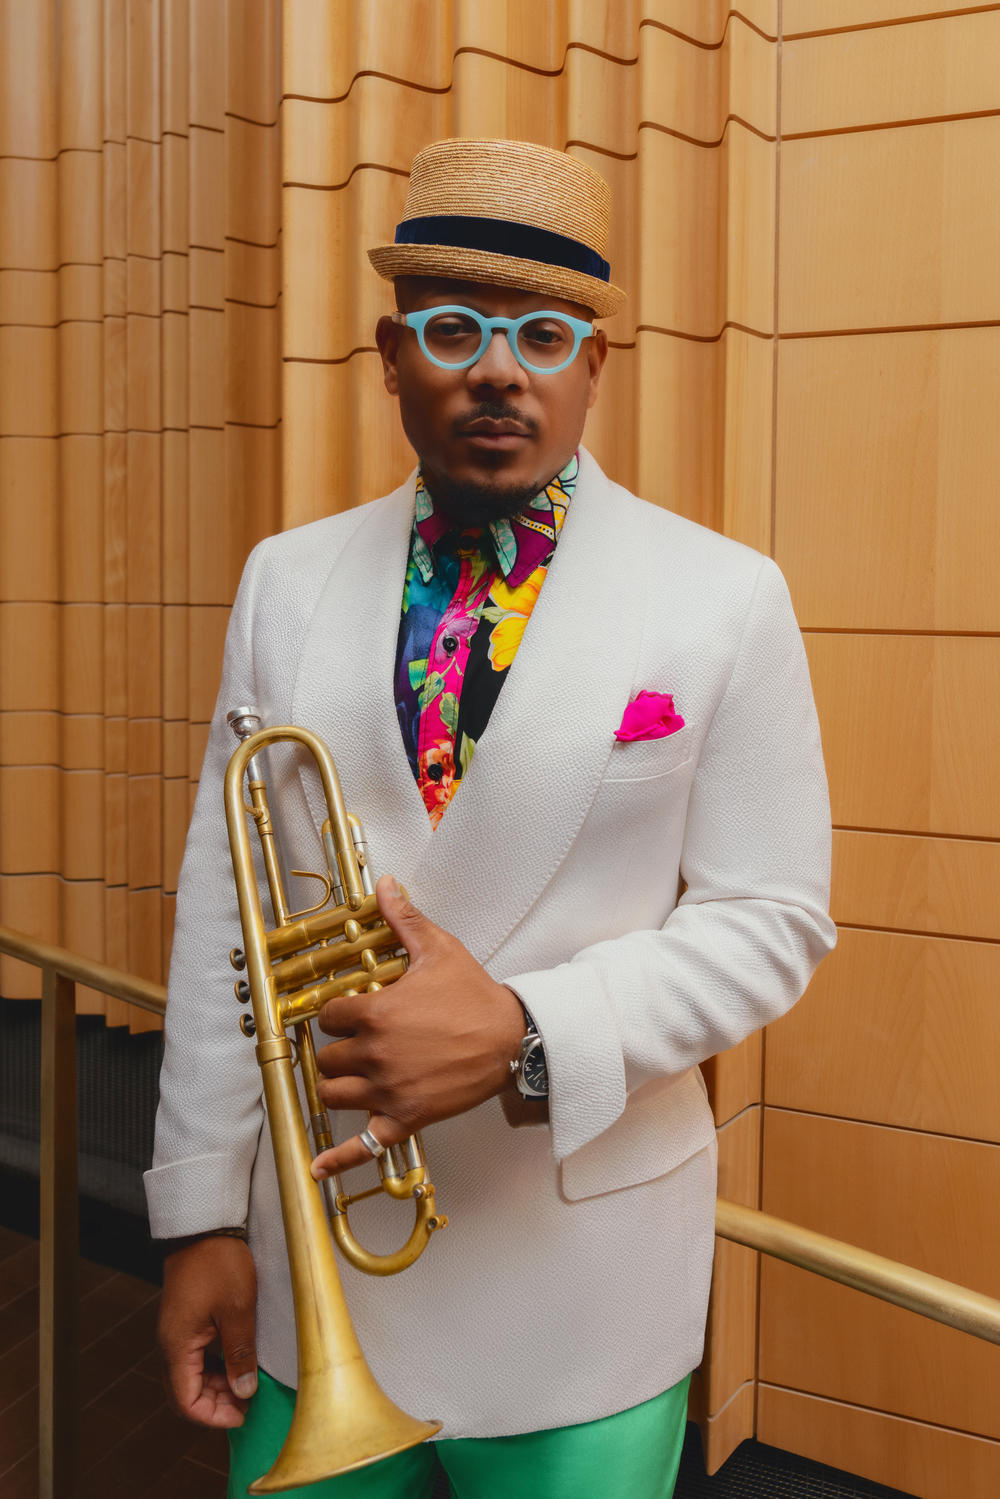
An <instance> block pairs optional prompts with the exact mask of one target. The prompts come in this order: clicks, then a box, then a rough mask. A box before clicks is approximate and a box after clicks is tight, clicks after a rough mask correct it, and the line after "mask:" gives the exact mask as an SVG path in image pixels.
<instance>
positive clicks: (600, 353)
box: [587, 328, 608, 411]
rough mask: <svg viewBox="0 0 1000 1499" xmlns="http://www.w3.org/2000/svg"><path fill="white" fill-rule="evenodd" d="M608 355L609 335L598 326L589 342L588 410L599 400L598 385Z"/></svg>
mask: <svg viewBox="0 0 1000 1499" xmlns="http://www.w3.org/2000/svg"><path fill="white" fill-rule="evenodd" d="M607 357H608V335H607V334H606V333H605V331H604V329H603V328H598V329H597V331H596V333H594V335H593V336H592V337H591V338H590V339H589V340H588V343H587V363H588V365H589V366H590V390H589V392H588V394H587V410H588V411H589V410H590V408H591V406H593V404H594V402H595V401H596V400H597V387H598V385H599V384H600V380H601V370H602V369H603V368H604V361H605V359H607Z"/></svg>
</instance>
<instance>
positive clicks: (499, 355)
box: [466, 328, 528, 390]
mask: <svg viewBox="0 0 1000 1499" xmlns="http://www.w3.org/2000/svg"><path fill="white" fill-rule="evenodd" d="M466 373H467V377H468V380H469V383H470V385H492V386H493V387H494V388H498V387H502V388H503V389H507V390H509V389H511V388H516V389H518V390H523V389H524V388H525V387H526V386H527V384H528V371H527V370H526V369H525V368H524V366H523V365H522V364H519V363H518V362H517V360H516V359H515V358H514V354H513V351H512V349H511V347H510V344H509V343H508V342H507V335H506V333H504V332H503V330H502V329H501V328H494V329H493V333H492V336H491V338H490V340H489V342H488V343H487V345H486V347H485V349H484V350H483V352H482V353H481V354H480V356H479V358H478V359H477V360H476V362H475V364H470V366H469V368H468V370H467V372H466Z"/></svg>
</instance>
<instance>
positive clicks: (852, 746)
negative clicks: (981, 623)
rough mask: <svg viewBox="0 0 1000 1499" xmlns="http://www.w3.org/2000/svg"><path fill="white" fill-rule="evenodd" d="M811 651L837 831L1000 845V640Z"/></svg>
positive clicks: (822, 641)
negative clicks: (998, 751) (999, 841)
mask: <svg viewBox="0 0 1000 1499" xmlns="http://www.w3.org/2000/svg"><path fill="white" fill-rule="evenodd" d="M806 646H807V651H808V655H809V666H810V670H811V672H812V677H813V687H814V690H815V693H816V701H817V705H818V707H819V709H820V717H821V721H822V723H823V729H824V750H825V753H826V758H827V767H828V770H829V774H830V794H831V801H832V804H833V820H834V822H835V823H837V824H842V825H845V826H847V827H871V828H884V829H886V830H892V831H909V832H921V833H925V832H926V833H939V834H944V835H946V836H947V835H951V836H954V835H962V836H966V837H976V836H977V835H978V836H980V837H983V838H994V839H996V838H1000V784H998V778H997V776H996V775H995V774H994V764H993V746H994V745H995V744H996V743H997V738H998V735H1000V696H998V694H997V692H996V690H995V689H996V683H997V681H998V680H1000V639H998V638H997V637H996V636H971V637H969V636H951V635H946V636H938V635H854V634H840V633H836V634H811V635H809V636H808V637H807V641H806ZM848 684H849V685H850V691H849V692H846V691H845V689H846V687H847V685H848Z"/></svg>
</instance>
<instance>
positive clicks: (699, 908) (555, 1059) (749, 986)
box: [505, 559, 836, 1160]
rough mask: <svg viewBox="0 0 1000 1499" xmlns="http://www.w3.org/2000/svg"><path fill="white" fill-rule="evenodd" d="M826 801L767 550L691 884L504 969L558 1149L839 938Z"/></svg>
mask: <svg viewBox="0 0 1000 1499" xmlns="http://www.w3.org/2000/svg"><path fill="white" fill-rule="evenodd" d="M829 868H830V812H829V801H828V796H827V786H826V776H825V772H824V767H823V755H822V748H821V744H820V735H819V725H818V723H817V719H816V711H815V707H814V704H813V697H812V690H811V687H810V682H809V671H808V666H807V663H806V659H805V651H804V649H803V646H802V640H801V636H800V633H799V629H798V625H797V623H796V620H795V616H794V613H793V610H792V605H791V600H790V599H789V596H788V590H787V587H786V586H785V582H784V579H783V578H782V576H781V573H780V572H779V570H778V568H777V567H776V566H775V565H774V564H773V563H772V562H771V561H770V560H769V559H763V562H762V566H761V569H760V573H759V575H758V578H757V583H756V587H755V589H754V591H753V595H752V598H751V601H750V604H749V608H748V610H747V616H746V622H745V627H744V630H743V633H742V639H741V642H740V645H739V648H738V650H737V653H736V656H735V660H734V662H733V666H732V671H731V674H730V677H729V680H728V684H727V685H726V687H725V690H724V692H723V694H722V696H721V698H720V700H719V704H718V707H717V710H716V712H715V714H714V718H713V720H712V723H711V726H710V728H709V730H708V733H707V735H706V737H705V740H704V742H703V745H702V750H701V754H700V757H699V760H698V764H697V770H696V773H695V777H694V782H693V786H692V791H691V799H690V803H689V806H688V817H687V823H686V828H685V833H684V840H683V849H682V859H681V875H682V877H683V880H684V882H685V885H686V889H685V890H684V893H683V895H682V896H681V898H680V900H679V902H678V903H677V905H676V908H675V909H674V910H673V911H672V912H671V914H670V916H669V917H668V918H667V920H666V922H665V923H664V925H663V927H662V928H661V929H659V930H641V931H635V932H631V933H628V934H627V935H625V936H621V937H617V938H614V939H613V940H609V941H603V942H599V943H597V944H595V945H593V946H590V947H587V948H584V949H583V950H582V951H581V952H579V953H577V954H576V956H575V957H574V958H573V959H572V960H571V961H570V962H568V963H564V964H561V965H560V966H558V967H556V968H552V969H549V970H547V971H540V972H533V973H521V974H516V975H513V976H511V977H509V978H505V982H507V983H508V984H509V985H510V986H511V988H513V989H514V990H515V992H516V993H518V994H519V995H520V997H521V999H522V1000H523V1002H524V1004H525V1005H526V1006H527V1008H528V1010H529V1011H530V1013H531V1015H532V1017H533V1018H534V1020H535V1021H536V1023H537V1025H538V1029H539V1031H540V1033H541V1035H542V1038H543V1041H544V1044H545V1052H546V1058H547V1061H548V1067H549V1078H550V1089H551V1094H550V1103H549V1106H550V1119H551V1127H552V1140H553V1150H554V1153H555V1155H556V1158H557V1159H560V1160H561V1159H563V1158H564V1157H566V1156H568V1155H571V1154H572V1153H573V1152H574V1151H576V1150H578V1149H580V1147H581V1146H583V1145H586V1144H587V1143H588V1142H589V1141H590V1140H592V1139H594V1138H595V1137H596V1136H598V1135H599V1134H601V1133H602V1132H603V1131H604V1130H606V1129H607V1128H608V1127H609V1126H610V1125H612V1124H613V1123H614V1122H615V1120H616V1119H617V1118H618V1117H619V1116H620V1115H621V1114H622V1112H623V1111H624V1109H625V1105H626V1102H627V1099H628V1096H629V1094H630V1093H631V1092H633V1091H634V1090H636V1089H638V1088H640V1087H641V1086H642V1085H643V1084H644V1083H647V1082H649V1081H650V1080H651V1079H653V1078H670V1077H677V1076H679V1075H680V1074H681V1073H684V1072H686V1071H687V1070H688V1069H690V1068H691V1067H693V1066H694V1065H695V1064H697V1063H698V1062H701V1061H704V1060H705V1058H707V1057H710V1056H713V1055H714V1054H715V1053H716V1052H719V1051H723V1050H725V1049H726V1048H728V1047H730V1046H734V1045H735V1044H736V1043H737V1042H739V1041H741V1040H743V1039H744V1037H746V1036H748V1035H749V1034H750V1033H751V1032H753V1031H755V1030H757V1029H758V1028H759V1027H760V1026H762V1025H766V1024H767V1023H768V1022H769V1021H772V1020H774V1019H776V1018H777V1017H778V1016H779V1015H781V1014H782V1013H783V1012H784V1011H785V1010H786V1009H788V1008H789V1007H790V1006H791V1005H792V1004H794V1002H795V1001H796V1000H797V999H798V998H799V996H800V995H801V994H802V992H803V990H804V989H805V987H806V984H807V983H808V981H809V978H810V976H811V974H812V972H813V969H814V968H815V967H816V965H817V964H818V963H819V961H820V959H821V958H822V957H823V956H824V954H825V953H826V952H828V951H829V950H830V949H831V948H832V947H833V945H834V941H835V936H836V933H835V928H834V926H833V923H832V922H831V921H830V919H829V916H828V914H827V908H828V898H829Z"/></svg>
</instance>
